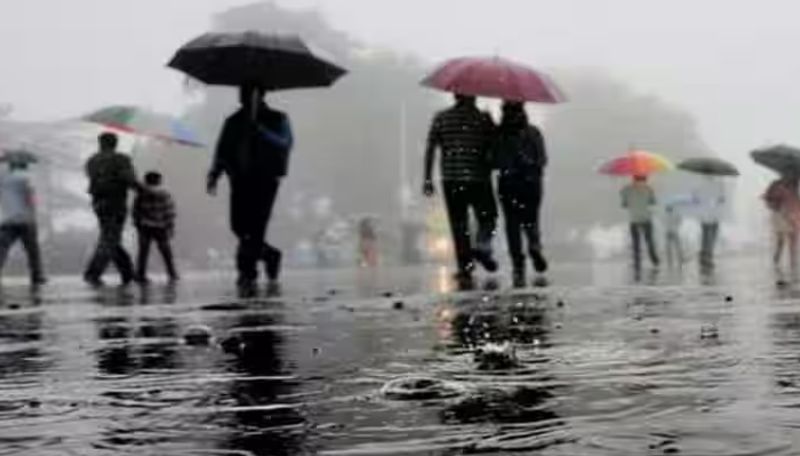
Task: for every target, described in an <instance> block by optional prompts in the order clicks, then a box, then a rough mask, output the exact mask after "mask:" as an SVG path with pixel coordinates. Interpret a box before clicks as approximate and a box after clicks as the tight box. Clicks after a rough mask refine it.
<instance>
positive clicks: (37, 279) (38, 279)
mask: <svg viewBox="0 0 800 456" xmlns="http://www.w3.org/2000/svg"><path fill="white" fill-rule="evenodd" d="M46 283H47V277H44V276H34V277H31V285H33V286H36V287H38V286H42V285H44V284H46Z"/></svg>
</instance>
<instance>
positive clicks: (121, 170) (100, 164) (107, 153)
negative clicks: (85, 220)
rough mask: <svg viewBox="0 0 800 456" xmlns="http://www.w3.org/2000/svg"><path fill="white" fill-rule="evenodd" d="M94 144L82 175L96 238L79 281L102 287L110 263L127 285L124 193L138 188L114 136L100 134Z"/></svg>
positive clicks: (129, 278)
mask: <svg viewBox="0 0 800 456" xmlns="http://www.w3.org/2000/svg"><path fill="white" fill-rule="evenodd" d="M98 141H99V146H100V151H99V152H97V153H96V154H94V155H93V156H92V157H91V158H90V159H89V161H88V162H86V175H87V176H88V178H89V194H90V195H91V196H92V208H93V209H94V213H95V215H96V216H97V220H98V224H99V227H100V236H99V239H98V241H97V248H96V249H95V252H94V255H93V256H92V259H91V261H90V262H89V265H88V266H87V268H86V272H85V273H84V275H83V277H84V280H85V281H86V282H87V283H89V284H91V285H95V286H99V285H102V279H101V277H102V275H103V273H104V272H105V270H106V268H107V267H108V264H109V263H110V262H113V263H114V265H115V266H116V268H117V270H118V271H119V274H120V277H121V279H122V283H123V284H125V285H127V284H128V283H130V282H131V281H132V280H133V278H134V274H133V262H132V261H131V257H130V255H128V252H126V251H125V248H124V247H123V246H122V232H123V230H124V228H125V220H126V219H127V216H128V193H129V191H130V190H137V189H139V187H140V184H139V183H138V182H137V180H136V173H135V171H134V168H133V164H132V163H131V159H130V158H129V157H128V156H126V155H123V154H120V153H119V152H117V150H116V149H117V142H118V139H117V136H116V135H115V134H113V133H103V134H101V135H100V136H99V138H98Z"/></svg>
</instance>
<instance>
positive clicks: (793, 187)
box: [764, 174, 800, 272]
mask: <svg viewBox="0 0 800 456" xmlns="http://www.w3.org/2000/svg"><path fill="white" fill-rule="evenodd" d="M799 184H800V176H798V175H796V174H787V175H784V176H781V177H780V178H778V179H776V180H775V181H773V182H772V184H770V186H769V187H768V188H767V191H766V193H764V203H765V204H766V205H767V208H768V209H769V211H770V221H771V223H772V232H773V235H774V238H775V253H774V256H773V257H772V258H773V259H772V261H773V262H774V264H775V267H779V266H780V263H781V257H782V256H783V250H784V247H785V246H788V249H789V266H790V268H791V270H792V272H796V271H797V232H798V226H800V197H798V195H797V190H798V185H799Z"/></svg>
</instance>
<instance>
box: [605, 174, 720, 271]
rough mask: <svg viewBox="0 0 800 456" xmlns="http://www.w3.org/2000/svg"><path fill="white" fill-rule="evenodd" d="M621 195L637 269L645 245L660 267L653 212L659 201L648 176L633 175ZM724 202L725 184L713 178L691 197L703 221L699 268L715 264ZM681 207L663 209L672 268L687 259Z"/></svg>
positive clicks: (668, 254)
mask: <svg viewBox="0 0 800 456" xmlns="http://www.w3.org/2000/svg"><path fill="white" fill-rule="evenodd" d="M620 196H621V202H622V207H623V208H625V209H626V210H627V211H628V216H629V220H630V225H629V230H630V237H631V247H632V252H633V265H634V267H635V268H636V269H639V268H640V267H641V263H642V258H641V257H642V252H641V251H642V243H644V244H645V246H646V248H647V253H648V256H649V258H650V262H651V264H653V266H658V265H659V264H660V257H659V255H658V248H657V246H656V242H655V235H654V226H653V211H654V208H655V206H656V203H657V200H656V194H655V191H654V190H653V188H652V187H651V186H650V184H649V183H648V181H647V176H644V175H640V176H634V178H633V180H632V182H630V183H629V184H628V185H626V186H625V187H623V189H622V191H621V192H620ZM724 203H725V193H724V189H723V187H722V184H721V183H720V182H719V181H718V180H716V179H715V178H713V177H706V180H705V181H703V182H702V184H701V185H700V186H699V187H698V188H697V189H696V190H695V191H694V193H693V195H692V201H691V204H692V205H694V206H695V211H696V212H698V218H699V220H700V227H701V236H700V265H701V266H703V267H712V266H713V265H714V249H715V246H716V243H717V238H718V235H719V220H720V218H721V216H722V214H721V213H722V208H723V206H724ZM679 206H680V205H678V204H674V203H669V204H667V205H666V206H665V207H664V210H665V214H664V231H665V234H666V235H665V239H666V253H667V263H668V264H669V265H673V264H674V263H675V262H676V260H677V263H679V264H680V263H683V262H684V260H685V258H684V252H683V245H682V241H681V235H680V228H681V225H682V223H683V218H682V216H681V214H680V208H679Z"/></svg>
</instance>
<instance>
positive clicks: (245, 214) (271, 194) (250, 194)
mask: <svg viewBox="0 0 800 456" xmlns="http://www.w3.org/2000/svg"><path fill="white" fill-rule="evenodd" d="M279 187H280V179H278V178H270V177H265V178H263V179H260V180H257V181H250V182H242V181H234V182H232V185H231V214H230V218H231V229H232V230H233V233H234V234H235V235H236V237H237V238H238V239H239V247H238V250H237V252H236V267H237V269H238V270H239V279H240V280H247V281H252V280H256V279H257V278H258V269H257V267H258V262H259V261H260V260H264V261H269V259H270V258H274V257H276V256H280V254H281V253H280V250H278V249H276V248H275V247H273V246H271V245H269V244H268V243H267V242H266V240H265V239H264V238H265V236H266V234H267V227H268V226H269V220H270V217H271V216H272V208H273V207H274V206H275V199H276V198H277V196H278V188H279Z"/></svg>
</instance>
